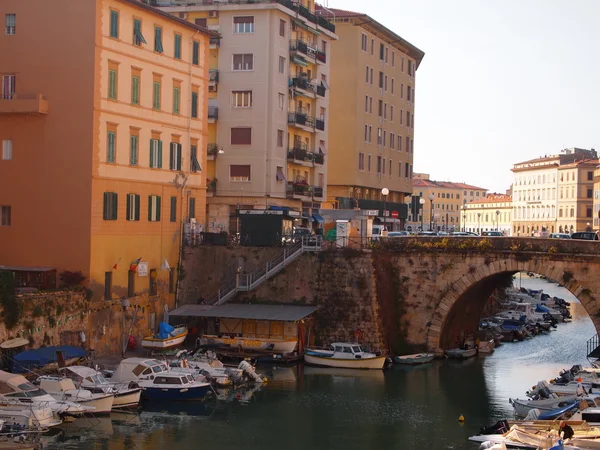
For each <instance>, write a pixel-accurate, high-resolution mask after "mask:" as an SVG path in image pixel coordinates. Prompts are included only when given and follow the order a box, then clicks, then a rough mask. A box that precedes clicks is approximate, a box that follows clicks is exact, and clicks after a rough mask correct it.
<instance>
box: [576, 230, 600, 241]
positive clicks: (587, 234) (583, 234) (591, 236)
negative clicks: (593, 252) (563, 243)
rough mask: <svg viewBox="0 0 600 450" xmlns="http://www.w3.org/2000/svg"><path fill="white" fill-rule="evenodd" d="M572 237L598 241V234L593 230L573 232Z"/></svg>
mask: <svg viewBox="0 0 600 450" xmlns="http://www.w3.org/2000/svg"><path fill="white" fill-rule="evenodd" d="M571 239H583V240H584V241H597V240H598V235H597V234H596V233H594V232H593V231H578V232H577V233H572V234H571Z"/></svg>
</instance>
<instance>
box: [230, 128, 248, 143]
mask: <svg viewBox="0 0 600 450" xmlns="http://www.w3.org/2000/svg"><path fill="white" fill-rule="evenodd" d="M251 144H252V128H250V127H236V128H231V145H251Z"/></svg>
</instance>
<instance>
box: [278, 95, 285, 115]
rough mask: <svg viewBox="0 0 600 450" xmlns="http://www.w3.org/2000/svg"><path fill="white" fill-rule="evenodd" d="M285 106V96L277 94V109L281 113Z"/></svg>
mask: <svg viewBox="0 0 600 450" xmlns="http://www.w3.org/2000/svg"><path fill="white" fill-rule="evenodd" d="M284 105H285V94H282V93H279V95H278V96H277V109H278V110H280V111H283V106H284Z"/></svg>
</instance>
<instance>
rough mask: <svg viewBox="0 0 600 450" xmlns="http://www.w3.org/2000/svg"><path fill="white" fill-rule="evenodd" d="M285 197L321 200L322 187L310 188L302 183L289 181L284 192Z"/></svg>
mask: <svg viewBox="0 0 600 450" xmlns="http://www.w3.org/2000/svg"><path fill="white" fill-rule="evenodd" d="M286 193H287V196H288V197H290V198H293V197H317V198H323V187H321V186H311V185H310V184H308V183H304V182H293V181H289V182H288V184H287V190H286Z"/></svg>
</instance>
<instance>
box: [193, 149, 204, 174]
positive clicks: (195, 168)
mask: <svg viewBox="0 0 600 450" xmlns="http://www.w3.org/2000/svg"><path fill="white" fill-rule="evenodd" d="M190 158H191V159H192V160H191V171H192V172H194V173H196V172H200V171H202V167H200V162H199V161H198V146H197V145H191V146H190Z"/></svg>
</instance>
